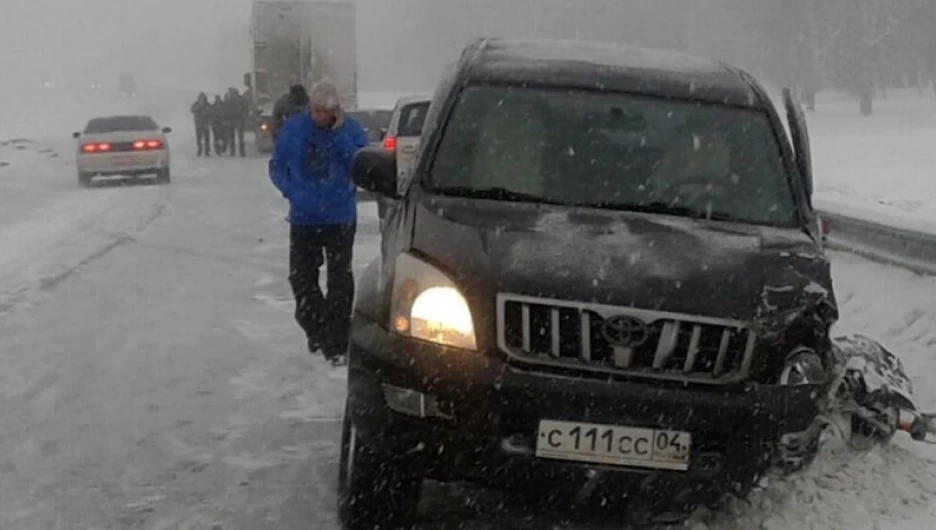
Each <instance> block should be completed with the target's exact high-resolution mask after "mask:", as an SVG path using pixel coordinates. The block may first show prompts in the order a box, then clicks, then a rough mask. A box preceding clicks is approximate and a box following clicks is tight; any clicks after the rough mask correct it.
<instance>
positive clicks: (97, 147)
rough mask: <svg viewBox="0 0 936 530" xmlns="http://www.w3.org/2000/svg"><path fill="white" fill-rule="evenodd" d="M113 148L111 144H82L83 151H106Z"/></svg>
mask: <svg viewBox="0 0 936 530" xmlns="http://www.w3.org/2000/svg"><path fill="white" fill-rule="evenodd" d="M110 150H111V145H110V144H103V143H102V144H84V145H82V146H81V152H83V153H106V152H108V151H110Z"/></svg>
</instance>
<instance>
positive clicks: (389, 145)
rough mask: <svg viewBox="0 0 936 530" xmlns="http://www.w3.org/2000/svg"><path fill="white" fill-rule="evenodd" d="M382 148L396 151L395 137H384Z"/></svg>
mask: <svg viewBox="0 0 936 530" xmlns="http://www.w3.org/2000/svg"><path fill="white" fill-rule="evenodd" d="M383 148H384V149H386V150H387V151H396V137H394V136H388V137H386V138H384V141H383Z"/></svg>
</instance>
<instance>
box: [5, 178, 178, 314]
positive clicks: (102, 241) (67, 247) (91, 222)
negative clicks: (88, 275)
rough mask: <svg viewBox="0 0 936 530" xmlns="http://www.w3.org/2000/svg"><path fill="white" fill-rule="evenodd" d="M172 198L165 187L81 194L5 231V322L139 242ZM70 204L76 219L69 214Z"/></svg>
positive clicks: (63, 199)
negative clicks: (36, 299)
mask: <svg viewBox="0 0 936 530" xmlns="http://www.w3.org/2000/svg"><path fill="white" fill-rule="evenodd" d="M134 191H139V193H136V194H133V192H134ZM95 193H99V194H100V196H92V194H95ZM79 194H80V195H79ZM170 197H171V191H170V188H169V187H163V186H160V187H158V188H156V187H153V188H151V189H145V188H143V187H142V186H132V187H122V188H111V189H104V190H101V189H100V188H97V189H89V190H80V191H79V192H75V193H69V194H67V195H65V196H63V197H60V198H56V199H55V200H53V201H52V203H51V205H49V206H46V207H45V208H42V209H40V210H38V211H36V212H34V213H33V215H31V216H30V217H29V218H28V219H26V220H24V221H22V222H20V223H17V224H14V225H12V226H10V227H7V228H6V229H0V248H4V249H7V250H6V252H5V253H4V254H5V255H4V254H0V318H2V317H3V316H4V315H6V314H8V313H10V312H11V311H12V310H13V309H14V308H16V307H18V306H20V305H21V304H23V303H24V302H27V301H30V300H32V299H33V298H34V297H35V295H36V294H37V293H40V292H50V291H51V290H53V289H54V288H55V287H56V286H57V285H59V284H60V283H61V282H62V281H65V280H66V279H68V278H70V277H71V276H72V275H74V274H75V273H76V272H77V271H79V270H81V269H82V268H84V267H86V266H88V265H90V264H91V263H93V262H94V261H96V260H98V259H100V258H101V257H103V256H105V255H107V254H108V253H109V252H111V251H112V250H114V249H116V248H118V247H120V246H123V245H125V244H127V243H130V242H132V241H134V240H135V236H136V234H138V233H139V232H142V231H143V230H145V229H146V228H148V227H149V226H150V225H151V224H152V223H154V222H155V221H156V220H157V219H159V218H160V217H161V216H162V215H163V213H164V212H165V211H166V209H167V207H168V205H169V200H170ZM71 204H73V205H74V208H75V209H76V210H78V213H77V214H76V213H75V212H73V211H69V208H68V207H67V206H68V205H71ZM84 208H87V209H88V211H82V209H84ZM111 227H119V228H117V229H116V230H113V229H112V228H111Z"/></svg>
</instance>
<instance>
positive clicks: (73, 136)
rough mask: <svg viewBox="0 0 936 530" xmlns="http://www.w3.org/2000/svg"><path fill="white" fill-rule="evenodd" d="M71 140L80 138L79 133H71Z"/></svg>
mask: <svg viewBox="0 0 936 530" xmlns="http://www.w3.org/2000/svg"><path fill="white" fill-rule="evenodd" d="M72 138H74V139H75V140H77V139H79V138H81V133H80V132H73V133H72Z"/></svg>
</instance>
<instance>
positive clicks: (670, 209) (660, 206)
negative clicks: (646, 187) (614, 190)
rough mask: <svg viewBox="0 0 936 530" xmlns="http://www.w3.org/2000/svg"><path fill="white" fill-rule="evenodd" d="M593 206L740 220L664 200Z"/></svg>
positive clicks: (714, 219)
mask: <svg viewBox="0 0 936 530" xmlns="http://www.w3.org/2000/svg"><path fill="white" fill-rule="evenodd" d="M588 206H589V207H591V208H603V209H607V210H620V211H625V212H638V213H658V214H661V215H676V216H679V217H692V218H693V219H709V220H712V221H738V220H739V219H738V218H737V217H735V216H734V215H732V214H730V213H727V212H719V211H715V210H713V211H705V210H699V209H696V208H689V207H688V206H680V205H678V204H670V203H666V202H663V201H653V202H648V203H643V204H620V203H614V202H599V203H595V204H589V205H588Z"/></svg>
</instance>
